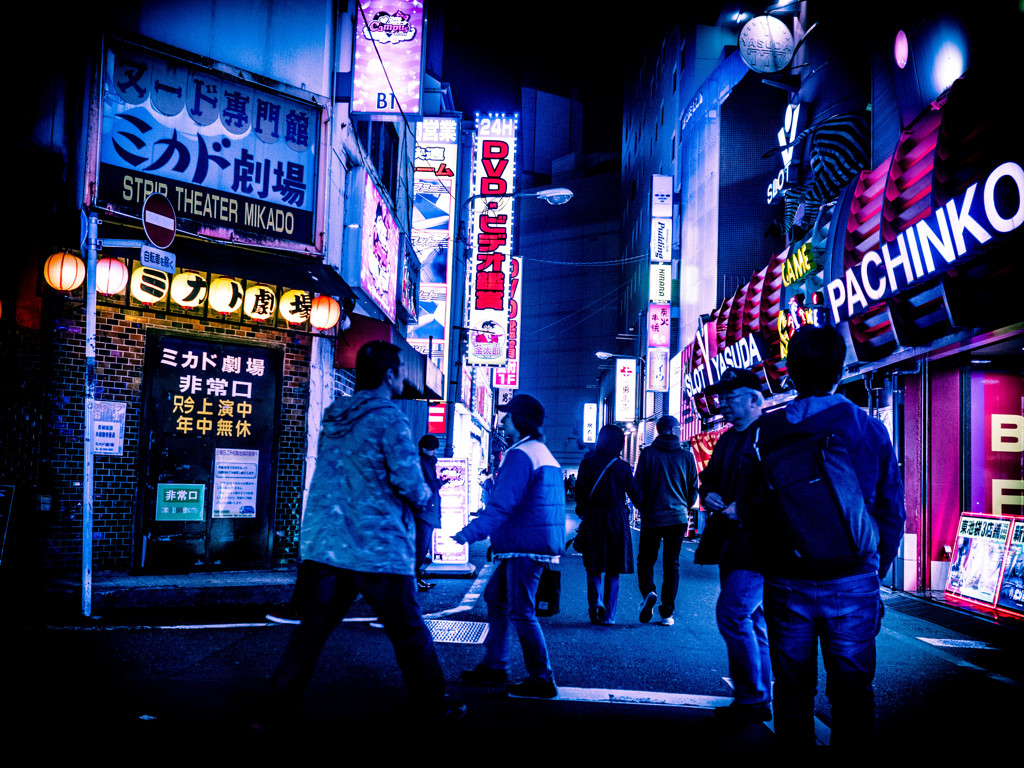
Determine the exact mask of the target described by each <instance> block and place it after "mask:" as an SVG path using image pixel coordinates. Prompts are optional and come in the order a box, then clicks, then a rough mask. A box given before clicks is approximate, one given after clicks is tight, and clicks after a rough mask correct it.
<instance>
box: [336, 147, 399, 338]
mask: <svg viewBox="0 0 1024 768" xmlns="http://www.w3.org/2000/svg"><path fill="white" fill-rule="evenodd" d="M346 181H347V186H348V192H347V194H346V196H345V197H346V199H345V247H344V258H343V263H342V277H343V278H344V280H345V282H347V283H348V284H349V285H351V286H353V290H354V291H355V293H356V294H357V296H358V297H359V298H361V299H363V300H364V301H363V302H361V304H362V305H363V306H364V308H366V309H367V310H369V311H371V312H372V310H373V308H376V309H378V310H379V311H380V313H381V316H380V317H377V318H376V319H382V318H384V317H386V318H387V319H388V320H390V321H391V322H392V323H394V322H395V318H396V316H397V311H396V302H397V299H398V291H399V287H398V282H399V267H400V257H401V251H400V248H401V237H400V233H399V230H398V223H397V222H396V221H395V217H394V214H393V213H392V212H391V208H390V207H389V204H388V202H387V200H385V199H384V196H383V195H382V194H381V193H380V191H379V190H378V189H377V185H376V184H375V183H374V181H373V178H372V177H371V176H370V174H368V173H367V172H366V168H365V167H361V168H358V169H353V170H352V171H351V172H349V174H348V178H347V179H346ZM356 286H358V288H356Z"/></svg>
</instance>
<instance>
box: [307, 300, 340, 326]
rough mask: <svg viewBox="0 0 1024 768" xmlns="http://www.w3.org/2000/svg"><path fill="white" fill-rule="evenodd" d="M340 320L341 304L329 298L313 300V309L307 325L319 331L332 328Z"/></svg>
mask: <svg viewBox="0 0 1024 768" xmlns="http://www.w3.org/2000/svg"><path fill="white" fill-rule="evenodd" d="M340 319H341V304H339V303H338V302H337V301H336V300H335V299H332V298H331V297H330V296H317V297H316V298H315V299H313V309H312V311H311V312H310V315H309V324H310V325H312V326H313V327H314V328H319V329H320V330H321V331H326V330H327V329H328V328H333V327H334V326H336V325H337V324H338V321H339V320H340Z"/></svg>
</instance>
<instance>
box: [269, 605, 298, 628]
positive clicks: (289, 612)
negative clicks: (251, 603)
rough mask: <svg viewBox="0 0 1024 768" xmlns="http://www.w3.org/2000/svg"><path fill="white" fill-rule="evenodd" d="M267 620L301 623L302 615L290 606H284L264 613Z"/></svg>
mask: <svg viewBox="0 0 1024 768" xmlns="http://www.w3.org/2000/svg"><path fill="white" fill-rule="evenodd" d="M265 618H266V620H267V621H272V622H274V623H275V624H301V623H302V617H301V616H300V615H299V612H298V611H296V610H294V609H293V608H292V607H291V606H287V605H286V606H285V607H284V608H282V609H281V610H279V611H271V612H270V613H268V614H267V615H266V617H265Z"/></svg>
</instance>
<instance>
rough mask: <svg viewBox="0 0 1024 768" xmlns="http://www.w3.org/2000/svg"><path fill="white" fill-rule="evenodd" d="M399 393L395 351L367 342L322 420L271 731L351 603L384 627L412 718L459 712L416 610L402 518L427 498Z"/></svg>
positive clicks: (411, 545)
mask: <svg viewBox="0 0 1024 768" xmlns="http://www.w3.org/2000/svg"><path fill="white" fill-rule="evenodd" d="M403 385H404V376H403V375H402V367H401V361H400V358H399V350H398V347H396V346H394V345H392V344H388V343H386V342H383V341H371V342H369V343H368V344H365V345H363V347H361V348H360V349H359V352H358V353H357V355H356V392H355V394H354V395H353V396H352V397H341V398H338V399H336V400H335V401H334V402H333V403H332V404H331V405H330V407H329V408H328V409H327V410H326V412H325V413H324V419H323V425H322V427H321V433H320V440H319V446H318V452H317V453H318V455H317V466H316V470H315V472H314V473H313V481H312V483H311V484H310V489H309V500H308V502H307V505H306V512H305V514H304V515H303V519H302V531H301V550H302V551H301V556H302V562H303V568H304V570H303V578H304V579H305V581H304V590H305V592H306V597H305V600H304V604H303V611H302V620H301V623H300V624H299V625H298V626H297V627H296V628H295V629H294V630H293V631H292V635H291V638H290V639H289V641H288V645H287V646H286V648H285V650H284V653H283V655H282V657H281V660H280V662H279V663H278V665H277V669H276V670H275V671H274V674H273V676H272V678H271V681H270V711H269V713H268V723H269V724H271V725H276V726H279V725H282V724H287V723H288V722H290V721H293V720H294V719H295V718H296V717H297V716H298V713H299V709H300V707H301V703H302V698H303V695H304V693H305V691H306V688H307V687H308V685H309V682H310V680H311V679H312V677H313V673H314V671H315V668H316V664H317V660H318V659H319V657H320V653H321V652H322V650H323V647H324V644H325V643H326V641H327V638H328V637H329V636H330V634H331V632H333V631H334V628H335V627H336V626H337V625H338V623H339V622H340V621H341V620H342V619H343V618H344V617H345V615H346V613H347V612H348V610H349V607H350V606H351V605H352V602H353V601H354V600H355V599H356V597H357V596H358V595H359V594H362V595H363V597H364V598H365V599H366V601H367V602H368V603H369V604H370V606H371V607H372V608H373V609H374V610H375V611H376V612H377V616H378V618H379V620H380V622H381V624H383V626H384V631H385V632H386V633H387V636H388V639H389V640H390V641H391V644H392V646H393V647H394V651H395V658H396V659H397V661H398V666H399V668H400V669H401V671H402V677H403V679H404V681H405V687H406V690H407V691H408V694H409V696H410V698H411V699H412V701H413V703H414V705H415V706H416V709H417V712H418V713H420V714H421V715H422V716H424V717H426V718H432V717H438V718H443V717H445V716H456V717H457V716H458V715H460V714H461V713H462V711H463V709H462V708H461V707H456V708H452V709H448V708H446V707H445V704H444V693H445V683H444V677H443V675H442V672H441V666H440V664H439V663H438V659H437V653H436V651H435V650H434V643H433V640H432V639H431V636H430V632H429V631H428V629H427V627H426V624H425V623H424V621H423V617H422V615H421V613H420V609H419V605H418V604H417V602H416V581H415V574H416V549H415V524H414V521H413V514H412V512H411V509H420V508H422V507H423V506H424V505H425V504H426V502H427V500H428V498H429V496H430V489H429V487H428V486H427V484H426V482H425V481H424V479H423V470H422V468H421V466H420V462H419V460H418V458H417V455H416V447H415V444H414V443H413V440H412V434H411V431H410V429H409V423H408V421H407V420H406V418H405V416H404V415H403V413H402V411H401V410H400V409H399V408H398V407H396V406H395V405H394V404H393V403H392V402H391V400H392V398H393V397H395V396H396V395H397V394H399V393H400V392H401V391H402V388H403Z"/></svg>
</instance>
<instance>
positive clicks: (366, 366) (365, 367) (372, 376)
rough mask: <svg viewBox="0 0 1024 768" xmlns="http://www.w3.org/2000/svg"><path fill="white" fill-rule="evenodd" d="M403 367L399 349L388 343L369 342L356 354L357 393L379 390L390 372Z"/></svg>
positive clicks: (396, 371)
mask: <svg viewBox="0 0 1024 768" xmlns="http://www.w3.org/2000/svg"><path fill="white" fill-rule="evenodd" d="M401 367H402V359H401V357H399V349H398V347H396V346H395V345H394V344H389V343H388V342H386V341H368V342H366V343H365V344H363V346H361V347H360V348H359V352H357V353H356V391H357V392H358V391H360V390H363V389H377V388H378V387H379V386H380V385H381V384H383V383H384V379H385V378H386V376H387V372H388V371H394V372H395V373H398V371H399V369H400V368H401Z"/></svg>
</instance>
